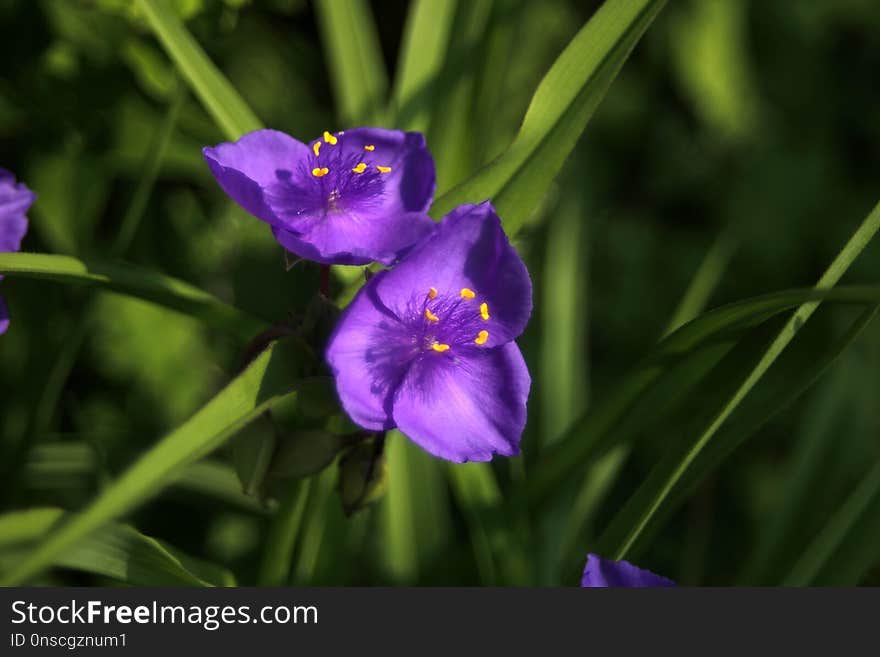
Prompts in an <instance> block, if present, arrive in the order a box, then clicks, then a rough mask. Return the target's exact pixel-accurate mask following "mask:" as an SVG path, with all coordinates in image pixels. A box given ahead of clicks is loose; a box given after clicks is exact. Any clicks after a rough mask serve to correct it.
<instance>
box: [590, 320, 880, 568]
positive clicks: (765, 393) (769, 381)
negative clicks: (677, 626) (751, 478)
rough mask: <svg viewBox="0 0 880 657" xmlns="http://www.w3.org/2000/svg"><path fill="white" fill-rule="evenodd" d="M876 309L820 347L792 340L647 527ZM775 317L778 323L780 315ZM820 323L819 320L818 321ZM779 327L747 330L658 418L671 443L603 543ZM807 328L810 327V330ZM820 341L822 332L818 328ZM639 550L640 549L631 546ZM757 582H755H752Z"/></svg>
mask: <svg viewBox="0 0 880 657" xmlns="http://www.w3.org/2000/svg"><path fill="white" fill-rule="evenodd" d="M876 312H877V307H876V306H871V307H869V308H867V309H866V310H865V311H864V312H863V313H862V314H861V315H860V316H859V317H858V318H857V319H856V320H855V321H854V322H853V324H852V325H851V326H850V328H849V329H848V330H847V331H846V332H845V333H844V334H843V335H842V336H840V337H839V338H835V339H834V340H833V341H832V342H831V343H830V344H828V345H827V347H826V346H825V345H824V344H823V345H821V346H820V351H819V353H817V349H816V344H817V343H816V342H812V343H811V342H809V340H807V339H806V338H808V337H810V336H809V335H805V336H804V339H801V340H799V341H798V342H796V343H794V344H793V345H792V347H791V348H790V349H788V350H787V351H786V352H785V353H784V354H783V355H782V356H781V357H780V358H779V360H778V361H777V362H776V363H775V364H774V367H773V368H772V369H771V370H769V372H768V373H767V375H766V376H765V377H764V379H763V380H762V386H761V394H758V393H757V392H756V393H754V394H752V395H750V396H749V397H748V398H746V399H745V400H744V401H743V403H742V404H741V405H740V407H739V408H738V409H737V411H736V413H735V414H734V415H733V416H732V417H731V418H730V419H729V420H728V421H727V422H726V423H725V425H724V426H723V427H722V428H721V429H720V430H719V431H718V433H717V434H716V435H715V437H714V438H713V439H712V441H711V442H710V443H709V444H708V445H707V446H706V448H705V449H704V450H703V451H702V452H700V454H699V455H698V456H697V457H696V459H695V460H694V462H693V464H692V465H691V466H690V468H689V469H688V471H687V472H686V473H685V474H684V476H683V477H682V478H681V481H680V482H679V483H678V485H677V486H676V488H675V490H674V492H673V493H672V495H671V496H670V497H669V499H668V501H667V502H666V503H665V504H664V505H663V508H662V509H661V510H660V511H659V512H658V513H657V514H656V515H655V516H654V518H653V520H652V521H651V523H650V526H649V527H650V530H651V531H656V530H657V529H658V528H659V527H660V526H661V525H662V523H663V522H664V521H665V520H666V519H667V518H668V517H669V516H670V515H671V514H672V512H673V511H674V510H675V509H676V508H678V506H680V505H681V504H682V503H684V502H685V501H686V500H687V499H688V497H689V496H690V495H691V494H692V493H693V491H694V490H696V489H697V487H698V486H699V484H700V483H701V481H702V480H703V479H704V478H705V477H706V476H707V475H708V474H709V473H710V472H712V471H713V470H714V469H715V468H717V467H718V466H719V465H720V464H721V463H722V462H724V460H725V459H726V458H727V457H728V456H729V455H730V454H731V453H732V452H733V451H734V450H735V449H737V447H739V446H740V445H741V444H742V443H743V442H744V441H745V440H746V439H748V438H749V437H750V436H752V435H754V434H755V433H756V432H757V431H758V430H759V429H761V427H763V426H764V425H765V424H766V423H767V422H769V421H770V420H771V419H772V418H773V417H775V416H776V415H777V414H779V413H780V412H782V411H783V410H784V409H786V408H787V407H788V406H789V405H790V404H791V403H792V402H794V401H795V400H796V399H797V398H798V397H800V396H801V395H802V394H803V393H804V392H805V391H806V390H808V389H809V388H810V387H811V386H812V385H813V384H814V383H815V382H816V380H817V379H819V377H821V376H822V374H823V373H824V372H825V371H826V370H827V369H828V368H829V367H830V366H831V365H832V364H833V363H834V362H835V361H836V360H837V358H839V357H840V355H841V354H842V353H843V352H844V351H845V350H846V349H847V347H849V345H850V344H852V343H853V342H854V341H855V340H856V338H857V337H858V336H859V335H860V334H861V333H862V331H863V330H864V329H865V328H866V327H867V326H868V324H869V323H870V322H871V320H872V319H873V318H874V317H875V315H876ZM777 324H778V322H777ZM820 328H821V327H820ZM777 330H778V328H777V327H776V326H773V325H768V326H763V327H760V328H759V329H758V330H756V331H753V332H752V333H751V334H750V335H749V336H747V337H746V339H744V340H743V341H742V342H741V343H740V344H739V345H737V347H736V349H735V350H734V351H732V352H731V353H730V354H729V355H728V356H727V357H726V358H725V359H724V360H723V361H722V362H721V363H719V365H718V366H717V367H716V368H715V369H714V370H713V371H712V372H711V373H710V375H709V376H707V377H706V378H705V379H704V380H703V381H701V384H700V387H699V389H697V390H695V392H694V394H693V398H692V399H691V400H688V401H689V403H688V404H685V405H683V406H682V407H681V408H679V409H677V410H675V412H674V414H673V415H672V416H671V417H669V416H667V417H663V418H662V421H661V422H658V423H657V425H658V428H657V430H656V431H654V432H653V435H652V436H651V439H652V440H656V441H659V442H661V443H669V444H671V445H672V447H670V448H669V449H668V451H667V452H666V454H665V455H664V457H663V458H662V459H661V460H660V462H659V463H658V464H657V466H655V467H654V469H653V470H652V471H651V473H650V474H649V475H648V477H647V478H646V479H645V481H644V483H643V484H642V485H641V486H640V487H639V489H638V490H637V491H636V493H635V494H634V495H633V496H632V497H631V498H630V500H629V501H628V502H627V504H626V505H625V506H624V507H623V508H622V509H621V510H620V512H619V513H618V514H617V515H616V516H615V518H614V519H613V520H612V522H611V523H610V525H609V526H608V527H607V529H606V530H605V532H604V534H603V536H602V538H601V540H600V543H599V546H598V547H597V549H598V550H601V551H605V552H611V551H613V550H614V548H615V546H616V545H618V544H619V543H620V542H621V541H622V540H623V537H624V536H625V535H626V534H627V532H629V531H630V528H631V526H632V517H633V516H632V514H634V513H636V511H637V510H639V509H643V508H644V507H645V506H647V505H648V504H649V501H650V500H651V499H653V498H654V497H655V496H656V495H657V491H658V490H659V489H660V488H661V487H662V485H663V484H664V482H666V481H667V480H668V478H669V476H670V473H671V472H674V471H675V469H676V468H677V467H678V466H679V464H680V463H681V461H682V459H684V458H685V457H686V456H687V454H688V453H689V452H690V451H691V449H692V447H693V444H694V440H695V436H697V435H699V432H700V431H701V430H702V429H703V428H704V427H705V426H706V424H707V423H708V421H709V419H711V418H714V417H716V416H717V413H718V412H719V411H720V410H721V409H723V408H725V407H726V405H727V404H728V402H729V399H730V396H731V394H732V393H733V392H734V391H735V390H736V389H738V387H739V386H740V385H741V383H742V381H744V380H746V379H747V378H748V377H749V376H750V374H751V372H752V371H753V368H754V366H755V364H756V363H758V362H759V361H760V360H761V358H762V357H763V356H764V354H765V352H766V348H767V344H768V342H769V340H770V339H772V336H773V335H774V334H775V332H776V331H777ZM805 331H806V332H807V333H808V334H809V333H812V329H810V328H808V329H805ZM820 335H821V336H822V338H823V340H826V338H825V337H824V333H821V332H820ZM651 531H648V530H645V531H643V532H642V534H641V537H640V539H639V540H638V542H637V546H640V545H644V544H645V543H647V542H648V540H649V539H650V536H651V535H652V534H651ZM633 549H635V548H633ZM750 583H752V584H754V583H756V582H750Z"/></svg>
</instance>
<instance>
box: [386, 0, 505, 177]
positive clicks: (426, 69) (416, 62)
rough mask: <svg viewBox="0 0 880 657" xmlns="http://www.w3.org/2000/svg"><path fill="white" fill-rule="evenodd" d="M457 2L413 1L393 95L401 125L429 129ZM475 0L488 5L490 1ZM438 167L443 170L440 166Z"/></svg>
mask: <svg viewBox="0 0 880 657" xmlns="http://www.w3.org/2000/svg"><path fill="white" fill-rule="evenodd" d="M457 4H458V3H457V0H415V1H414V2H412V3H411V4H410V8H409V14H408V15H407V18H406V26H405V27H404V30H403V43H402V45H401V48H400V59H399V61H398V63H397V76H396V78H395V84H394V94H393V99H392V104H393V109H394V112H395V123H396V124H397V126H398V127H401V128H405V129H407V130H418V131H420V132H427V131H428V126H429V124H430V119H431V115H432V108H433V106H434V105H436V104H437V94H436V93H435V92H436V89H435V86H436V84H437V79H438V77H439V76H440V72H441V70H442V69H443V62H444V60H445V59H446V52H447V46H448V44H449V35H450V31H451V29H452V21H453V18H454V17H455V8H456V5H457ZM473 4H474V5H483V6H487V5H490V2H485V1H484V2H479V3H473ZM429 146H430V144H429ZM432 149H433V146H432ZM438 171H442V170H441V169H440V167H438Z"/></svg>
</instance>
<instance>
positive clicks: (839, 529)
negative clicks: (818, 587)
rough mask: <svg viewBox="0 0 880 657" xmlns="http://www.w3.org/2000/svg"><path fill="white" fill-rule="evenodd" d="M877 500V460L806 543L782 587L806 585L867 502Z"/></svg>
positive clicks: (879, 474) (879, 469) (879, 496)
mask: <svg viewBox="0 0 880 657" xmlns="http://www.w3.org/2000/svg"><path fill="white" fill-rule="evenodd" d="M878 500H880V461H878V462H877V463H875V464H874V467H872V468H871V470H870V471H869V472H868V474H867V475H866V476H865V478H864V479H863V480H862V481H861V483H860V484H859V485H858V487H857V488H856V489H855V490H854V491H853V493H852V495H850V496H849V498H848V499H847V500H846V502H844V503H843V506H841V507H840V510H839V511H838V512H837V513H836V514H835V515H834V516H833V517H832V518H831V519H830V520H829V521H828V524H827V525H826V526H825V528H824V529H823V530H822V531H821V532H820V533H819V535H818V536H816V538H815V540H814V541H813V542H812V543H811V544H810V545H809V546H807V548H806V550H804V552H803V554H802V556H801V558H800V559H799V560H798V561H797V562H796V563H795V565H794V566H793V567H792V569H791V572H789V573H788V575H787V576H786V578H785V579H784V580H783V582H782V583H783V586H809V585H810V584H811V583H812V582H813V580H814V579H815V578H816V576H817V575H818V574H819V572H820V571H821V570H822V568H823V567H824V566H825V565H826V564H827V562H828V560H829V559H830V558H831V557H832V555H833V554H834V553H835V551H836V550H837V549H838V548H839V547H840V545H841V544H842V543H843V542H844V541H845V540H846V538H847V536H848V535H849V534H850V533H851V532H852V531H853V530H854V528H855V527H856V525H857V523H858V522H859V520H860V519H861V518H862V517H863V516H864V514H865V512H866V511H867V509H868V508H870V507H871V505H873V504H875V503H876V502H877V501H878Z"/></svg>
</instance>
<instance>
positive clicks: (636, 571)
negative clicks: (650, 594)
mask: <svg viewBox="0 0 880 657" xmlns="http://www.w3.org/2000/svg"><path fill="white" fill-rule="evenodd" d="M581 586H582V587H586V588H593V587H597V588H598V587H660V586H675V582H673V581H672V580H671V579H668V578H666V577H663V576H661V575H655V574H654V573H652V572H651V571H649V570H644V569H643V568H639V567H638V566H634V565H632V564H631V563H630V562H629V561H611V560H610V559H603V558H602V557H600V556H599V555H596V554H588V555H587V564H586V566H584V574H583V576H582V577H581Z"/></svg>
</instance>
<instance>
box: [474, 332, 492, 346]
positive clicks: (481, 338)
mask: <svg viewBox="0 0 880 657" xmlns="http://www.w3.org/2000/svg"><path fill="white" fill-rule="evenodd" d="M488 339H489V331H480V332H479V333H478V334H477V337H476V338H475V339H474V342H476V343H477V344H486V340H488Z"/></svg>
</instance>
